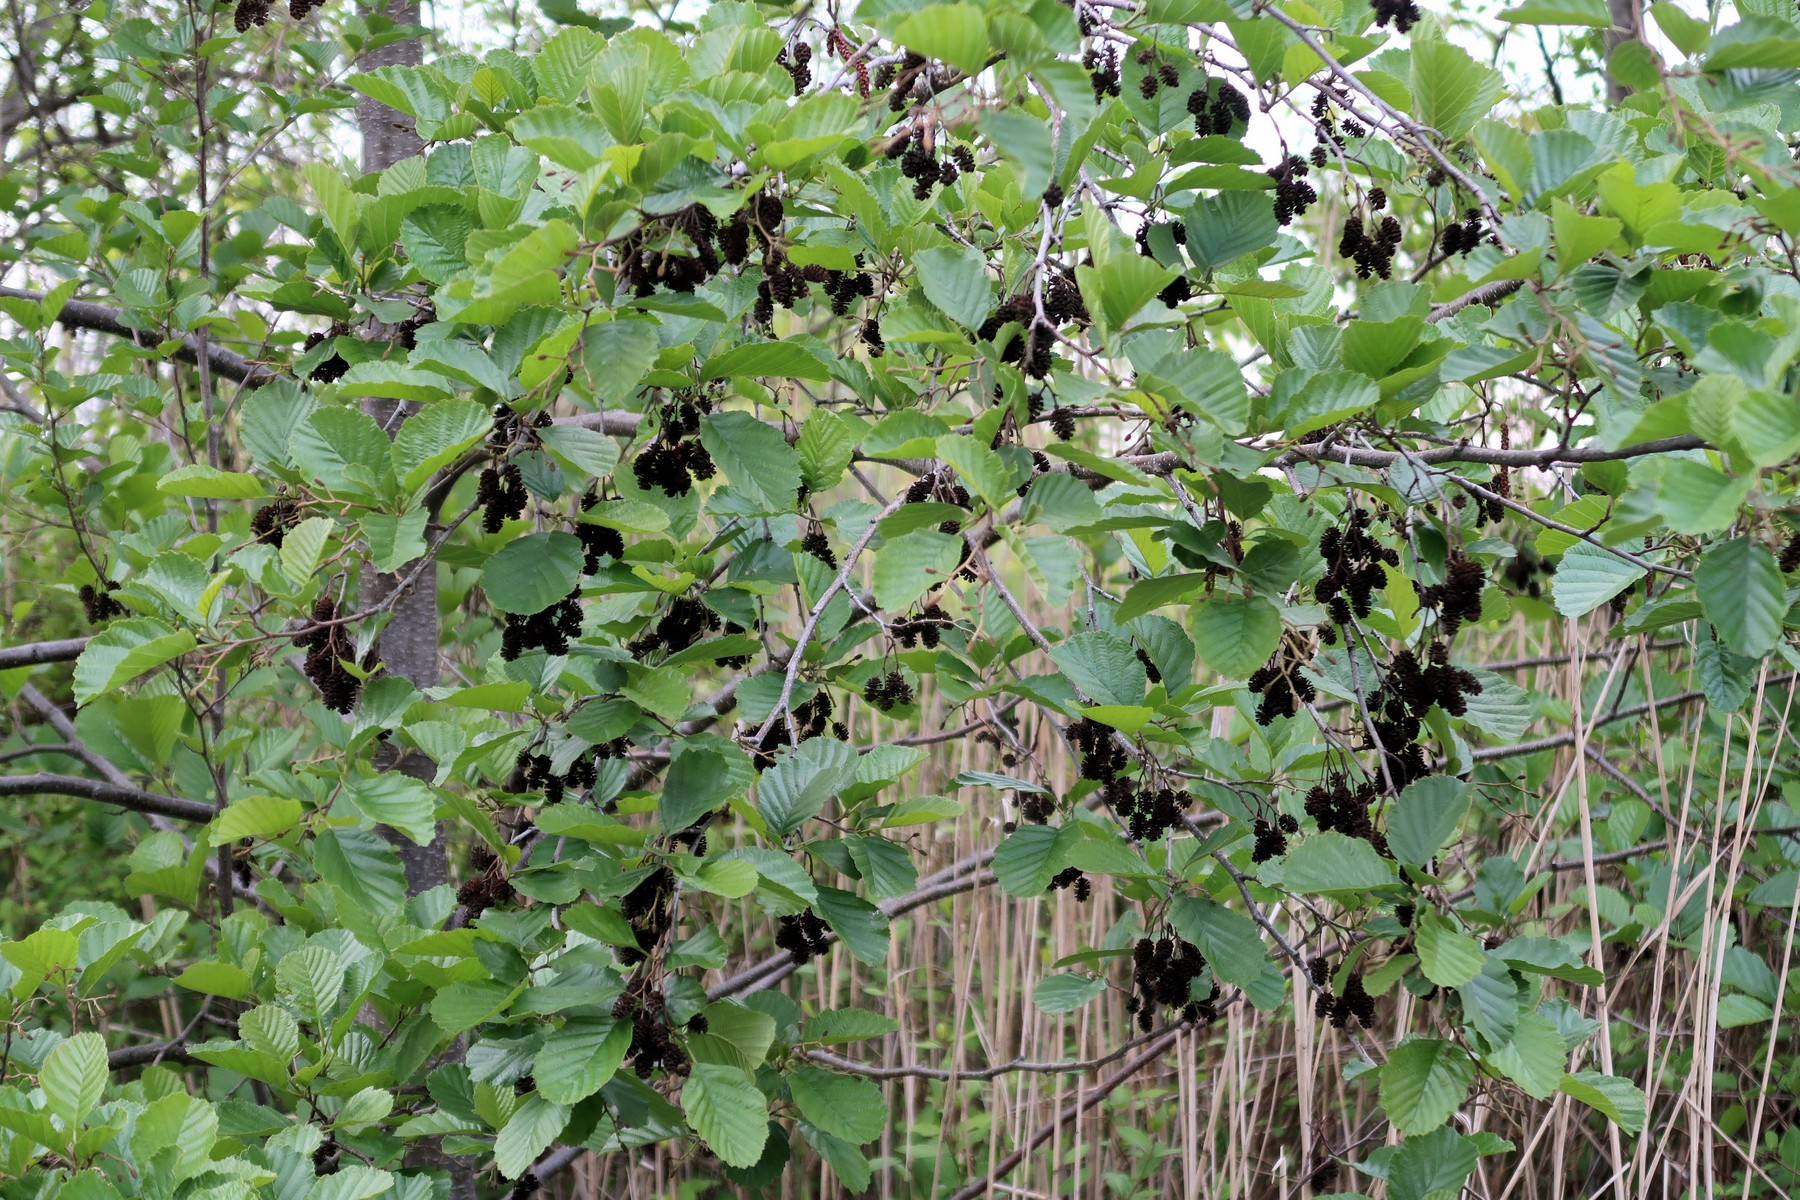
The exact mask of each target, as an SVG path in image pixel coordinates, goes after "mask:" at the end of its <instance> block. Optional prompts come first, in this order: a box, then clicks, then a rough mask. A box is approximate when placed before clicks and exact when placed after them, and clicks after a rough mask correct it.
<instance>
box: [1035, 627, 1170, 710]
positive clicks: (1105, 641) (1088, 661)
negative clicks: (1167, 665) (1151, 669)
mask: <svg viewBox="0 0 1800 1200" xmlns="http://www.w3.org/2000/svg"><path fill="white" fill-rule="evenodd" d="M1050 657H1051V658H1052V659H1053V660H1054V661H1055V663H1056V665H1057V666H1059V667H1061V668H1062V670H1063V674H1065V675H1066V676H1067V677H1068V680H1069V682H1070V683H1072V684H1074V685H1075V686H1076V687H1078V688H1080V689H1081V691H1082V692H1083V694H1085V695H1087V696H1089V697H1091V698H1092V699H1093V700H1094V702H1095V703H1097V704H1103V705H1134V704H1138V703H1141V702H1142V701H1143V699H1144V689H1145V687H1146V686H1147V680H1146V675H1145V671H1144V664H1143V663H1142V662H1140V661H1139V660H1138V657H1137V654H1136V652H1135V651H1134V650H1133V649H1132V647H1131V643H1130V642H1127V641H1126V640H1125V639H1123V638H1120V637H1115V636H1113V635H1112V634H1110V633H1101V632H1099V631H1098V630H1089V631H1087V632H1084V633H1078V634H1076V635H1075V636H1073V637H1071V638H1067V639H1065V640H1064V641H1063V642H1062V643H1061V644H1060V645H1058V646H1056V647H1055V648H1054V649H1052V650H1051V652H1050Z"/></svg>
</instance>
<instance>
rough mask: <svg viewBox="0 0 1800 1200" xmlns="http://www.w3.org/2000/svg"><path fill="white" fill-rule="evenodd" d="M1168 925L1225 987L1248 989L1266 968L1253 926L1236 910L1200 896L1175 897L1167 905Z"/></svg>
mask: <svg viewBox="0 0 1800 1200" xmlns="http://www.w3.org/2000/svg"><path fill="white" fill-rule="evenodd" d="M1169 921H1170V923H1171V924H1173V925H1174V926H1175V931H1176V932H1177V933H1179V934H1181V936H1182V937H1183V938H1185V939H1187V940H1188V941H1190V942H1192V943H1194V945H1196V946H1198V947H1199V948H1200V952H1201V953H1202V954H1204V955H1206V961H1207V962H1209V963H1211V964H1212V969H1213V974H1215V975H1217V976H1218V977H1219V978H1220V979H1221V980H1223V981H1224V982H1226V983H1232V984H1236V985H1237V986H1239V987H1249V986H1250V985H1252V984H1253V983H1255V981H1256V980H1257V979H1258V978H1259V977H1260V976H1261V975H1262V974H1263V971H1264V969H1265V968H1266V967H1267V966H1268V965H1269V956H1268V953H1267V952H1266V951H1265V950H1264V949H1263V942H1262V935H1261V934H1260V933H1258V932H1257V928H1256V922H1255V921H1253V920H1251V919H1250V918H1249V917H1247V916H1245V915H1244V914H1243V913H1241V912H1238V911H1237V910H1236V909H1233V908H1226V907H1225V906H1224V905H1223V904H1219V903H1217V902H1216V901H1213V900H1208V899H1207V898H1206V897H1204V896H1186V895H1179V896H1175V897H1172V898H1171V899H1170V901H1169Z"/></svg>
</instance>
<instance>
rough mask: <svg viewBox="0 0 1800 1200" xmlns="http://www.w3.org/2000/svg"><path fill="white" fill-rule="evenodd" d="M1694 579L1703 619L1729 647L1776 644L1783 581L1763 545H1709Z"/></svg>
mask: <svg viewBox="0 0 1800 1200" xmlns="http://www.w3.org/2000/svg"><path fill="white" fill-rule="evenodd" d="M1565 561H1566V560H1565ZM1694 582H1695V583H1696V584H1697V585H1698V587H1699V591H1700V605H1701V608H1702V609H1703V610H1704V611H1705V613H1706V619H1707V620H1709V621H1711V622H1712V623H1713V628H1715V629H1717V630H1718V631H1719V639H1720V640H1721V641H1723V642H1724V643H1725V645H1726V646H1727V647H1729V648H1730V649H1731V651H1732V652H1733V653H1735V654H1742V655H1746V656H1748V657H1750V658H1762V657H1763V656H1764V655H1767V654H1769V653H1770V652H1771V651H1773V650H1774V649H1775V643H1776V642H1778V641H1780V640H1781V625H1782V619H1783V618H1784V617H1785V616H1786V615H1787V608H1788V604H1787V587H1786V585H1785V584H1784V583H1783V582H1782V578H1781V567H1780V566H1779V564H1777V563H1776V561H1775V556H1774V555H1773V554H1771V553H1769V551H1768V549H1767V548H1766V547H1764V546H1763V545H1761V544H1760V543H1758V542H1755V541H1752V540H1751V539H1750V538H1733V539H1732V540H1731V541H1728V542H1722V543H1720V544H1718V545H1716V546H1713V547H1712V548H1711V549H1709V550H1708V551H1707V552H1706V554H1705V556H1704V557H1702V558H1701V560H1700V567H1699V569H1698V570H1697V571H1695V572H1694Z"/></svg>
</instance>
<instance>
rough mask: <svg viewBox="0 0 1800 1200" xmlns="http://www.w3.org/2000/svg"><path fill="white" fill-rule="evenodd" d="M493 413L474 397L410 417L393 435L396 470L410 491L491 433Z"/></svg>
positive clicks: (451, 402) (437, 404) (428, 409)
mask: <svg viewBox="0 0 1800 1200" xmlns="http://www.w3.org/2000/svg"><path fill="white" fill-rule="evenodd" d="M493 426H494V415H493V413H492V411H491V410H489V408H488V407H487V406H486V405H482V404H477V403H475V402H474V401H473V400H441V401H439V402H438V403H436V404H433V405H430V406H428V407H426V408H423V409H421V410H420V411H418V412H416V413H414V414H413V415H412V416H410V417H408V418H407V419H406V421H405V423H404V424H402V425H401V426H400V432H399V433H398V434H396V435H395V436H394V448H393V459H394V471H395V473H396V474H398V475H399V476H400V483H401V485H402V486H403V487H405V488H407V489H408V490H409V491H410V490H413V489H416V488H420V487H423V486H424V485H425V484H426V482H428V481H429V480H430V479H431V477H432V476H433V475H435V474H436V473H437V472H438V471H440V470H442V469H443V468H445V467H447V466H449V465H450V464H451V463H453V462H455V461H456V460H457V459H459V458H461V457H462V456H463V454H464V453H465V452H467V451H468V450H470V449H471V448H472V447H474V445H475V444H476V443H477V442H479V441H481V440H482V439H483V438H485V437H486V436H487V435H488V431H489V430H491V429H492V428H493Z"/></svg>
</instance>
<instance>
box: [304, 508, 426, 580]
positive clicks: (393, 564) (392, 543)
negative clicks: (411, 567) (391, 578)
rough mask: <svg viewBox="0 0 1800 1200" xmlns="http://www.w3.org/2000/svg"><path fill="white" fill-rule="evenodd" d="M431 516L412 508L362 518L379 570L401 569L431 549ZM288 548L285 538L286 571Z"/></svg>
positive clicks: (376, 567)
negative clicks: (427, 540) (399, 513)
mask: <svg viewBox="0 0 1800 1200" xmlns="http://www.w3.org/2000/svg"><path fill="white" fill-rule="evenodd" d="M427 519H428V514H427V513H426V512H425V510H424V509H423V508H414V509H409V510H408V511H407V512H406V514H405V515H404V516H399V517H396V516H392V515H390V514H388V513H369V514H367V515H365V516H364V517H363V519H362V527H363V536H364V537H366V538H367V539H368V542H369V557H370V561H372V562H373V563H374V564H375V569H376V570H378V571H397V570H399V569H400V568H401V567H404V566H405V565H406V564H407V563H409V562H412V561H413V560H415V559H417V558H419V557H420V556H422V555H423V554H424V553H425V551H426V549H427V548H428V547H427V546H426V545H425V523H426V520H427ZM288 540H290V541H291V540H292V539H291V538H290V539H288ZM287 547H288V542H287V541H283V542H282V543H281V549H282V551H283V552H284V557H283V559H282V569H283V570H286V569H287V559H286V557H285V552H286V550H287ZM292 577H293V576H292V572H289V578H292Z"/></svg>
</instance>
